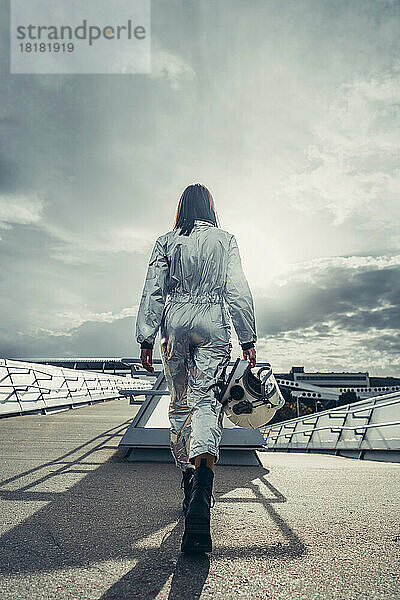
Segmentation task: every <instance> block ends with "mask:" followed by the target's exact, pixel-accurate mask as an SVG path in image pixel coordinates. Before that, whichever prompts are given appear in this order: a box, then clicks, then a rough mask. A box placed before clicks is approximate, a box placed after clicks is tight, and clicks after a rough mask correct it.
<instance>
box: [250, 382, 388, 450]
mask: <svg viewBox="0 0 400 600" xmlns="http://www.w3.org/2000/svg"><path fill="white" fill-rule="evenodd" d="M261 432H262V433H263V435H264V437H265V440H266V446H267V448H268V449H269V450H278V449H279V450H290V449H294V450H295V449H297V450H304V451H307V450H334V451H337V452H340V450H359V451H363V450H400V392H398V391H397V392H394V393H391V394H386V395H384V396H376V397H374V398H368V399H366V400H361V401H360V402H355V403H353V404H346V405H345V406H339V407H337V408H334V409H331V410H325V411H322V412H319V413H314V414H310V415H307V416H304V417H298V418H297V419H290V420H289V421H282V422H281V423H275V424H274V425H268V426H266V427H263V428H262V429H261Z"/></svg>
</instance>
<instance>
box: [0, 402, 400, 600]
mask: <svg viewBox="0 0 400 600" xmlns="http://www.w3.org/2000/svg"><path fill="white" fill-rule="evenodd" d="M136 410H137V408H135V407H132V406H129V404H128V401H127V400H121V401H112V402H107V403H104V404H98V405H95V406H91V407H85V408H81V409H78V410H70V411H68V412H63V413H58V414H54V415H47V416H26V415H25V416H22V417H12V418H8V419H1V420H0V460H1V465H2V477H1V479H2V485H1V487H0V491H1V493H0V527H1V535H2V537H1V548H0V573H1V578H0V586H1V591H0V597H1V600H39V599H41V598H43V599H44V598H46V600H47V599H49V598H50V599H53V598H54V599H57V600H78V599H79V600H133V599H139V600H142V599H143V600H144V599H152V598H157V599H166V598H170V599H174V600H178V599H179V600H197V599H198V598H201V599H202V600H205V599H207V600H211V599H217V600H230V599H237V598H246V599H247V598H248V599H252V600H281V599H282V600H283V599H285V600H286V599H288V600H289V599H290V600H297V599H298V600H305V599H310V600H311V599H312V600H318V599H324V600H325V599H331V598H332V599H338V600H350V599H351V600H353V599H354V600H356V599H363V600H366V599H374V600H383V599H385V600H386V599H387V600H392V599H393V600H395V599H396V600H398V599H399V597H400V587H399V585H398V584H397V583H396V580H397V579H398V558H399V552H398V547H399V540H400V532H399V529H398V521H399V518H398V517H399V513H400V511H399V503H398V498H399V475H400V465H397V464H391V463H377V462H362V461H357V460H354V459H348V458H342V457H335V456H328V455H317V454H311V455H307V454H285V453H262V454H260V456H261V459H262V461H263V465H264V468H261V467H257V468H255V467H242V468H239V467H222V466H221V467H218V466H217V468H216V483H215V496H216V499H217V503H216V505H215V507H214V508H213V509H212V528H213V540H214V552H213V553H212V554H211V555H210V557H207V556H204V557H202V558H197V559H196V558H190V557H189V558H188V557H185V556H184V555H181V553H180V550H179V548H180V540H181V536H182V532H183V516H182V513H181V497H182V491H181V490H180V487H179V486H180V474H179V471H178V470H177V469H176V467H175V466H174V465H168V464H164V465H163V464H145V463H140V464H139V463H127V462H125V461H124V458H123V455H124V453H123V452H122V451H121V450H118V443H119V440H120V438H121V436H122V434H123V433H124V431H125V429H126V427H127V426H128V425H129V423H130V421H131V419H132V417H133V416H134V413H135V411H136Z"/></svg>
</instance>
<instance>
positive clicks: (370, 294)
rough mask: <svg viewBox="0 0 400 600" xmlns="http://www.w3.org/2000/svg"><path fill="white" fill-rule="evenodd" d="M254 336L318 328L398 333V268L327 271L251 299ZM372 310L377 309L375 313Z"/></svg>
mask: <svg viewBox="0 0 400 600" xmlns="http://www.w3.org/2000/svg"><path fill="white" fill-rule="evenodd" d="M256 302H257V320H258V322H259V331H260V335H270V334H277V333H281V332H286V331H291V330H297V329H301V328H307V327H316V328H317V330H318V327H317V325H318V324H319V323H321V325H320V329H319V330H318V331H320V332H321V333H325V334H328V326H327V325H326V322H328V321H329V322H330V327H332V326H335V325H337V326H340V327H341V328H342V329H343V330H349V331H365V330H366V329H370V328H378V329H398V328H400V267H389V268H386V269H371V270H366V271H362V272H358V271H357V270H356V269H339V268H333V269H329V270H327V271H326V272H325V273H324V274H323V275H322V276H321V277H320V278H319V279H318V278H316V279H315V281H314V282H312V283H311V282H309V283H304V282H296V281H293V282H289V283H288V284H287V285H285V286H282V287H280V288H279V295H278V297H276V298H270V299H263V298H260V299H256ZM377 309H378V310H377Z"/></svg>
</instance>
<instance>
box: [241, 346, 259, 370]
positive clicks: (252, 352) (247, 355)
mask: <svg viewBox="0 0 400 600" xmlns="http://www.w3.org/2000/svg"><path fill="white" fill-rule="evenodd" d="M243 358H244V360H249V361H250V364H251V366H252V367H255V366H256V349H255V348H249V349H248V350H243Z"/></svg>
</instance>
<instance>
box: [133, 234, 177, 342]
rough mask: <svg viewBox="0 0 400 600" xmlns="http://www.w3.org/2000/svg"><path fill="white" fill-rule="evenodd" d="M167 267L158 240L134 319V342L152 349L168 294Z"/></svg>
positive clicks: (158, 240)
mask: <svg viewBox="0 0 400 600" xmlns="http://www.w3.org/2000/svg"><path fill="white" fill-rule="evenodd" d="M168 284H169V265H168V261H167V258H166V256H165V254H164V251H163V246H162V243H161V241H160V238H158V239H157V240H156V242H155V244H154V247H153V250H152V253H151V256H150V260H149V264H148V267H147V274H146V278H145V282H144V286H143V291H142V297H141V300H140V304H139V309H138V313H137V317H136V340H137V341H138V343H139V344H141V345H142V347H145V348H152V347H153V344H154V340H155V337H156V335H157V332H158V329H159V327H160V324H161V318H162V314H163V311H164V305H165V300H166V298H167V293H168Z"/></svg>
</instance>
